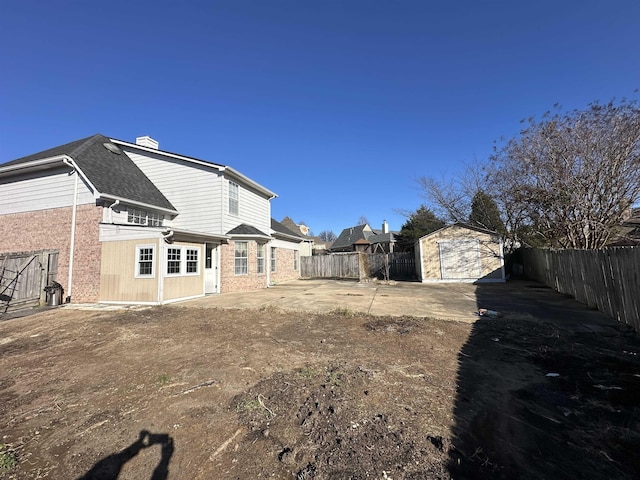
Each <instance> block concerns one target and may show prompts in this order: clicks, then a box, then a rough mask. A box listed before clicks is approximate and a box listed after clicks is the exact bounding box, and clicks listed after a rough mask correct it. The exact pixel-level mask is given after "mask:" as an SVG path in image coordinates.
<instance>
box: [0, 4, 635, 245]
mask: <svg viewBox="0 0 640 480" xmlns="http://www.w3.org/2000/svg"><path fill="white" fill-rule="evenodd" d="M638 87H640V2H638V1H637V0H624V1H616V0H608V1H590V0H587V1H559V0H555V1H548V0H542V1H535V2H532V1H528V2H519V1H515V0H510V1H478V0H475V1H455V2H445V1H440V2H431V1H427V0H416V1H412V0H397V1H376V0H367V1H358V0H351V1H349V0H323V1H320V0H316V1H311V0H290V1H281V0H254V1H249V0H228V1H214V0H212V1H190V0H185V1H180V2H176V1H172V2H167V1H163V0H156V1H153V2H144V1H134V0H131V1H128V2H120V1H110V2H91V1H80V0H78V1H72V2H70V1H65V0H59V1H56V2H49V1H45V0H42V1H37V2H36V1H30V0H21V1H11V0H9V1H4V2H3V3H2V14H1V15H0V163H1V162H5V161H9V160H13V159H15V158H18V157H21V156H23V155H27V154H30V153H35V152H38V151H40V150H44V149H47V148H50V147H53V146H56V145H60V144H63V143H66V142H69V141H72V140H76V139H79V138H83V137H86V136H89V135H92V134H94V133H102V134H105V135H107V136H111V137H115V138H118V139H122V140H128V141H134V140H135V137H136V136H141V135H150V136H151V137H153V138H155V139H156V140H158V141H159V142H160V148H161V149H164V150H168V151H172V152H176V153H181V154H185V155H189V156H194V157H198V158H203V159H206V160H209V161H212V162H218V163H222V164H226V165H231V166H232V167H234V168H236V169H237V170H239V171H241V172H242V173H244V174H245V175H247V176H249V177H251V178H253V179H254V180H256V181H258V182H259V183H261V184H263V185H264V186H266V187H268V188H269V189H271V190H273V191H275V192H276V193H278V195H279V198H277V199H275V200H274V201H273V203H272V215H273V217H275V218H276V219H278V220H281V219H282V218H283V217H284V216H285V215H288V216H290V217H292V218H293V219H294V220H295V221H305V222H306V223H307V224H308V225H309V226H310V227H311V229H312V230H313V231H314V232H315V233H319V232H320V231H322V230H328V229H329V230H333V231H335V233H336V234H338V233H340V231H341V230H342V229H343V228H346V227H349V226H352V225H354V224H356V223H357V221H358V219H359V218H360V217H361V216H362V215H364V216H365V217H367V219H368V220H369V221H370V223H371V224H372V226H374V228H376V227H379V225H380V224H381V222H382V220H384V219H386V220H388V221H389V224H390V227H391V228H392V229H394V230H399V229H400V227H401V226H402V223H403V222H404V220H405V219H404V217H402V216H401V215H399V214H398V213H397V210H415V209H416V208H417V207H418V206H419V205H420V203H421V202H422V199H421V197H420V192H419V190H418V189H417V186H416V183H415V179H416V178H417V177H420V176H423V175H426V176H430V175H435V176H441V175H445V176H447V175H453V174H455V173H456V172H457V171H459V170H460V169H461V168H462V166H463V164H464V162H472V161H474V159H479V160H483V159H486V158H487V156H488V155H489V154H490V152H491V148H492V145H493V141H494V140H499V139H500V138H501V137H506V138H510V137H512V136H514V135H515V134H517V132H518V131H519V129H520V128H521V124H520V120H521V119H523V118H527V117H529V116H531V115H535V116H539V115H541V114H542V113H544V112H545V111H546V110H548V109H550V108H551V107H552V106H553V104H555V103H560V104H562V105H563V107H564V108H565V109H573V108H583V107H585V106H586V105H587V104H588V103H589V102H591V101H594V100H600V101H603V102H606V101H609V100H611V99H612V98H614V97H615V98H618V99H619V98H621V97H634V93H633V92H634V90H635V89H636V88H638Z"/></svg>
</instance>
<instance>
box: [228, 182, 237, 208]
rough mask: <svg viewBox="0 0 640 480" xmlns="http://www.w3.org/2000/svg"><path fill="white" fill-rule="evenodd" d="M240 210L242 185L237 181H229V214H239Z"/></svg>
mask: <svg viewBox="0 0 640 480" xmlns="http://www.w3.org/2000/svg"><path fill="white" fill-rule="evenodd" d="M239 212H240V187H239V186H238V184H237V183H233V182H229V214H230V215H238V214H239Z"/></svg>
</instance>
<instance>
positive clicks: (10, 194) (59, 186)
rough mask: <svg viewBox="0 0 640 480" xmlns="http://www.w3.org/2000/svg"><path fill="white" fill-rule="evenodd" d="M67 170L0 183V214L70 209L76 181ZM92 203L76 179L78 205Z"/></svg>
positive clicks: (79, 180)
mask: <svg viewBox="0 0 640 480" xmlns="http://www.w3.org/2000/svg"><path fill="white" fill-rule="evenodd" d="M0 166H1V165H0ZM70 170H71V169H70V168H69V167H66V168H60V169H55V170H52V171H51V172H50V173H47V174H46V175H44V176H37V175H42V173H39V174H36V173H34V174H27V175H21V176H19V177H14V178H12V179H10V180H8V179H2V180H0V214H7V213H21V212H31V211H34V210H46V209H48V208H61V207H71V206H73V192H74V186H75V181H76V180H75V178H76V177H75V174H74V175H69V172H70ZM94 203H95V199H94V197H93V193H92V192H91V191H90V190H89V187H88V186H87V185H86V184H85V183H84V181H83V180H82V177H80V178H79V179H78V205H86V204H94Z"/></svg>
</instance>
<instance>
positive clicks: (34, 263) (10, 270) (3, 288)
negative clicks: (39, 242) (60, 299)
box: [0, 250, 58, 315]
mask: <svg viewBox="0 0 640 480" xmlns="http://www.w3.org/2000/svg"><path fill="white" fill-rule="evenodd" d="M57 267H58V252H57V251H50V250H40V251H37V252H19V253H0V315H1V314H3V313H5V312H7V311H8V310H9V308H12V309H13V308H21V307H29V306H34V305H39V304H41V303H44V287H45V286H47V285H48V284H50V283H51V282H52V281H54V280H55V278H56V273H57Z"/></svg>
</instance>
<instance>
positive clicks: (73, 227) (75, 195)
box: [62, 158, 78, 303]
mask: <svg viewBox="0 0 640 480" xmlns="http://www.w3.org/2000/svg"><path fill="white" fill-rule="evenodd" d="M62 161H63V162H64V163H65V164H66V165H68V166H70V167H71V168H73V170H72V171H71V173H70V174H69V175H73V174H75V176H76V178H75V183H74V187H73V210H72V213H71V239H70V245H69V274H68V279H67V298H66V299H65V303H71V292H72V288H73V258H74V252H75V246H76V211H77V209H78V170H77V169H76V167H75V165H74V164H73V163H72V162H70V161H69V160H68V159H66V158H65V159H63V160H62Z"/></svg>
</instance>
